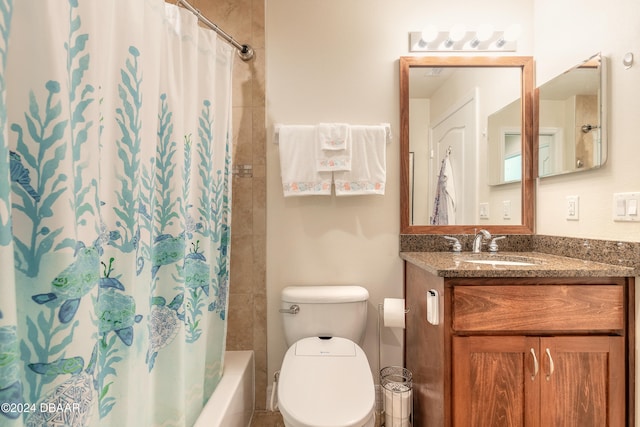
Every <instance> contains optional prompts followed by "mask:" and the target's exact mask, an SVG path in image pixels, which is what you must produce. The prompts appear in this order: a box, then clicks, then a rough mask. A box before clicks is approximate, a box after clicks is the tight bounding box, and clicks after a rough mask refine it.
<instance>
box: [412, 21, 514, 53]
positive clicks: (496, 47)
mask: <svg viewBox="0 0 640 427" xmlns="http://www.w3.org/2000/svg"><path fill="white" fill-rule="evenodd" d="M520 34H521V27H520V25H512V26H510V27H509V28H507V29H506V30H504V31H496V30H494V28H493V27H492V26H490V25H488V24H483V25H480V26H478V28H477V30H475V31H473V30H467V29H466V28H465V27H464V26H463V25H461V24H456V25H454V26H453V27H451V29H450V30H449V31H439V30H438V29H437V28H436V27H435V26H433V25H429V26H427V27H426V28H425V29H424V30H423V31H411V32H409V52H436V51H458V52H461V51H466V52H490V51H495V52H514V51H516V48H517V39H518V37H519V36H520Z"/></svg>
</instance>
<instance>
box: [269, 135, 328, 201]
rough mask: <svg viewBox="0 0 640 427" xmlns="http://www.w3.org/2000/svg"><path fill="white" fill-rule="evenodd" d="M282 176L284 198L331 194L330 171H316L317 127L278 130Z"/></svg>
mask: <svg viewBox="0 0 640 427" xmlns="http://www.w3.org/2000/svg"><path fill="white" fill-rule="evenodd" d="M279 129H280V130H279V136H278V145H279V151H280V175H281V177H282V190H283V192H284V196H285V197H289V196H312V195H331V172H319V171H318V170H317V169H316V165H315V161H316V147H317V144H316V126H305V125H301V126H298V125H282V126H280V128H279Z"/></svg>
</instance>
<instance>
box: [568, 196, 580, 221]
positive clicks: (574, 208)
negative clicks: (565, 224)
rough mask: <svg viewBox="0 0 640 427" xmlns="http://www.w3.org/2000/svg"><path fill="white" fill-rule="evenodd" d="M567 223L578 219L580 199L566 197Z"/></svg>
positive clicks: (577, 197)
mask: <svg viewBox="0 0 640 427" xmlns="http://www.w3.org/2000/svg"><path fill="white" fill-rule="evenodd" d="M566 218H567V221H577V220H578V219H579V218H580V197H579V196H567V216H566Z"/></svg>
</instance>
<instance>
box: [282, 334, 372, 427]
mask: <svg viewBox="0 0 640 427" xmlns="http://www.w3.org/2000/svg"><path fill="white" fill-rule="evenodd" d="M278 407H279V408H280V412H281V413H282V417H283V420H284V424H285V426H287V427H363V426H366V427H370V426H373V425H374V424H375V388H374V384H373V376H372V375H371V369H370V367H369V362H368V360H367V356H366V355H365V353H364V351H363V350H362V349H361V348H360V346H359V345H358V344H356V343H355V342H353V341H351V340H349V339H346V338H341V337H332V338H328V337H326V338H321V337H307V338H302V339H300V340H298V341H296V342H295V343H294V344H293V345H291V347H289V349H288V350H287V352H286V354H285V356H284V360H283V362H282V368H281V371H280V376H279V380H278Z"/></svg>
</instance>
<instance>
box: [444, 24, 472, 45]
mask: <svg viewBox="0 0 640 427" xmlns="http://www.w3.org/2000/svg"><path fill="white" fill-rule="evenodd" d="M465 34H467V30H466V28H465V27H464V25H462V24H456V25H454V26H453V27H451V30H449V37H447V40H445V42H444V47H451V46H453V44H454V43H455V42H457V41H460V40H462V39H463V38H464V36H465Z"/></svg>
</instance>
